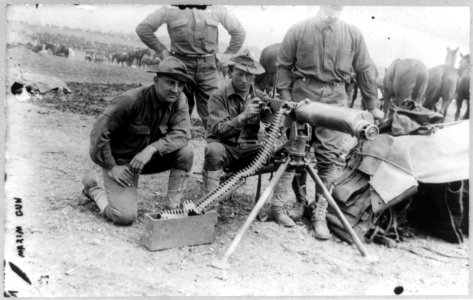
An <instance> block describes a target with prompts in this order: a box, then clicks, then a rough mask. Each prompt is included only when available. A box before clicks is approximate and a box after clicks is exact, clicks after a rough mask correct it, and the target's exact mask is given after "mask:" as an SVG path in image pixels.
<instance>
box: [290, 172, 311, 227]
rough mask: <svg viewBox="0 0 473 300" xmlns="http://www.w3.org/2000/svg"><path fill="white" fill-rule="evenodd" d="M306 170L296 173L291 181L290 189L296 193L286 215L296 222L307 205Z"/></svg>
mask: <svg viewBox="0 0 473 300" xmlns="http://www.w3.org/2000/svg"><path fill="white" fill-rule="evenodd" d="M306 180H307V171H305V170H304V171H303V173H300V174H296V175H295V176H294V180H293V181H292V189H293V190H294V193H295V194H296V202H295V203H294V206H293V207H292V208H291V209H290V210H289V211H288V212H287V215H288V216H289V217H290V218H291V219H293V220H294V221H295V222H298V221H300V220H301V219H302V216H303V214H304V210H305V208H306V206H307V198H306V196H307V187H306Z"/></svg>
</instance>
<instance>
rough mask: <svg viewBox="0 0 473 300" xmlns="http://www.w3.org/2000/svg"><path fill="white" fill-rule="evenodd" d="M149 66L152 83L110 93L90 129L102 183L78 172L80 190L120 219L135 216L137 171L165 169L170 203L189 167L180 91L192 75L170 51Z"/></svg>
mask: <svg viewBox="0 0 473 300" xmlns="http://www.w3.org/2000/svg"><path fill="white" fill-rule="evenodd" d="M149 71H150V72H152V73H156V76H155V77H154V84H153V85H151V86H147V87H140V88H136V89H133V90H130V91H127V92H125V93H124V94H122V95H120V96H118V97H116V98H115V99H113V100H112V104H111V105H110V106H109V107H108V108H107V109H106V110H105V112H104V113H103V114H102V115H101V116H100V117H99V118H98V119H97V121H96V122H95V124H94V126H93V127H92V131H91V133H90V149H89V151H90V157H91V158H92V160H93V161H94V162H95V163H96V164H97V165H99V166H100V167H101V168H102V173H103V181H104V185H105V186H104V188H102V187H100V186H99V185H98V184H97V182H96V181H95V178H94V177H93V176H92V175H91V174H87V175H85V176H84V177H83V178H82V183H83V184H84V190H83V194H84V195H85V196H87V197H88V198H90V199H92V200H94V201H95V203H96V204H97V206H98V207H99V209H100V213H101V214H104V215H105V216H106V217H107V218H108V219H110V220H112V221H113V222H114V223H116V224H119V225H130V224H131V223H132V222H133V221H134V220H135V219H136V216H137V214H138V205H137V198H138V195H137V185H138V177H139V175H140V174H154V173H160V172H164V171H166V170H170V173H169V183H168V191H167V197H166V203H164V205H165V206H166V208H175V207H177V206H178V205H179V204H180V201H181V198H182V196H183V193H184V189H185V187H186V183H187V179H188V178H189V171H190V170H191V168H192V160H193V152H192V149H191V147H189V146H188V145H187V143H188V141H189V139H190V119H189V108H188V106H187V101H186V99H185V96H184V93H183V90H184V84H185V83H192V78H190V77H189V74H188V73H187V69H186V66H185V65H184V63H183V62H181V61H180V60H178V59H177V58H175V57H168V58H166V59H164V60H163V61H162V62H161V63H160V64H159V65H158V66H156V67H155V68H154V69H151V70H149ZM158 185H159V183H156V186H158Z"/></svg>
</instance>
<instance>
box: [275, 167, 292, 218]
mask: <svg viewBox="0 0 473 300" xmlns="http://www.w3.org/2000/svg"><path fill="white" fill-rule="evenodd" d="M293 179H294V172H287V171H286V172H284V173H283V174H282V176H281V178H280V179H279V181H278V182H277V183H276V186H275V187H274V193H273V199H272V201H271V209H270V215H271V217H272V218H273V219H274V220H275V221H276V222H277V223H278V224H279V225H283V226H285V227H293V226H295V225H296V223H294V221H293V220H292V219H291V218H289V216H288V215H287V213H286V210H285V209H284V203H285V202H287V201H288V200H289V198H290V192H291V182H292V180H293Z"/></svg>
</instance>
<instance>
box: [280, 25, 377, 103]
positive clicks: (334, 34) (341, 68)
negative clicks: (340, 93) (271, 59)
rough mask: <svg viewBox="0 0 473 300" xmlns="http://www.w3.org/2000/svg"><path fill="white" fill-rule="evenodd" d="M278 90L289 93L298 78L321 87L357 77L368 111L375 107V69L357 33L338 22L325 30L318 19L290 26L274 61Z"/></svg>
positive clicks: (353, 27)
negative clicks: (310, 81) (319, 83)
mask: <svg viewBox="0 0 473 300" xmlns="http://www.w3.org/2000/svg"><path fill="white" fill-rule="evenodd" d="M277 66H278V76H277V88H278V89H280V90H282V89H289V90H290V89H291V87H292V83H293V81H294V80H296V79H298V78H308V79H312V80H314V81H315V82H321V83H336V82H339V83H342V82H348V81H349V79H350V76H351V74H352V73H353V72H354V73H356V79H357V83H358V86H359V87H360V90H361V93H362V96H363V99H365V100H366V104H367V108H368V109H371V108H374V107H375V104H376V101H377V98H378V93H377V87H376V68H375V66H374V63H373V61H372V60H371V57H370V55H369V53H368V49H367V47H366V44H365V40H364V38H363V36H362V34H361V32H360V30H359V29H358V28H357V27H355V26H353V25H351V24H348V23H345V22H343V21H341V20H337V21H336V22H335V23H333V24H331V25H329V26H326V25H325V24H324V23H323V22H322V21H321V20H320V19H319V18H318V17H315V18H310V19H307V20H305V21H302V22H299V23H297V24H295V25H293V26H292V27H291V28H290V29H289V30H288V32H287V33H286V35H285V37H284V39H283V42H282V45H281V49H280V51H279V53H278V58H277Z"/></svg>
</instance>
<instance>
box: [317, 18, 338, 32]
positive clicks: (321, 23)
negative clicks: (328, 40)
mask: <svg viewBox="0 0 473 300" xmlns="http://www.w3.org/2000/svg"><path fill="white" fill-rule="evenodd" d="M338 23H340V20H337V21H335V22H334V23H332V24H329V25H327V24H325V22H324V21H322V19H321V18H320V17H316V18H315V25H316V26H317V28H318V29H319V30H320V31H323V30H324V28H327V29H329V30H330V31H332V32H333V30H334V29H335V28H336V26H337V25H338Z"/></svg>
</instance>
